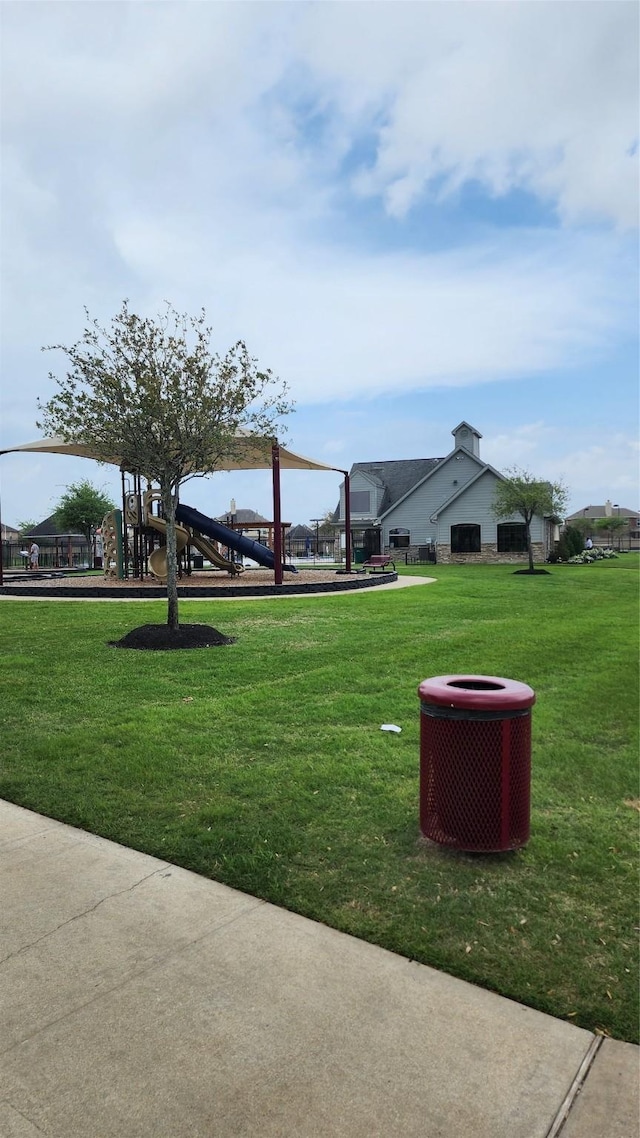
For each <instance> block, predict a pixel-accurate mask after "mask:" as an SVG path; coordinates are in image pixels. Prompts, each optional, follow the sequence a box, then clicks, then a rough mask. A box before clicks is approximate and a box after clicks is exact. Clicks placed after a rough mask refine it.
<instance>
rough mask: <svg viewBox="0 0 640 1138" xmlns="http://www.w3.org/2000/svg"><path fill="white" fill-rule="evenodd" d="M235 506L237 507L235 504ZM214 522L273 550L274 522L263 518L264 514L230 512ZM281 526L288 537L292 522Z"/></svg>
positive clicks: (247, 511)
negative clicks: (287, 533)
mask: <svg viewBox="0 0 640 1138" xmlns="http://www.w3.org/2000/svg"><path fill="white" fill-rule="evenodd" d="M233 504H234V505H235V503H233ZM214 520H215V521H216V522H220V523H221V524H222V525H223V526H228V527H229V529H234V530H238V532H239V533H242V534H243V535H244V537H249V538H251V540H252V541H259V542H261V543H262V544H263V545H267V546H268V547H269V548H270V549H273V529H274V526H273V522H270V521H269V519H268V518H263V516H262V514H258V513H256V511H255V510H236V509H234V510H229V511H227V513H226V514H220V516H219V517H217V518H215V519H214ZM281 525H282V530H283V534H284V536H286V532H287V530H288V529H289V527H290V525H291V522H282V523H281Z"/></svg>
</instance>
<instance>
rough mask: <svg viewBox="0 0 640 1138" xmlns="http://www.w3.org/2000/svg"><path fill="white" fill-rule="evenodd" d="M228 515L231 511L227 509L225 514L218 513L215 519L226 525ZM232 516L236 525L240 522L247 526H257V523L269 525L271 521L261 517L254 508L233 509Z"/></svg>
mask: <svg viewBox="0 0 640 1138" xmlns="http://www.w3.org/2000/svg"><path fill="white" fill-rule="evenodd" d="M230 516H231V511H230V510H227V512H226V514H220V516H219V517H217V518H216V519H215V521H217V522H222V524H223V525H226V522H227V518H228V517H230ZM233 517H234V520H235V522H236V524H238V525H240V524H244V525H247V526H248V525H252V526H257V525H262V526H268V525H271V522H270V521H269V519H268V518H263V516H262V514H257V513H256V511H255V510H235V511H234V513H233Z"/></svg>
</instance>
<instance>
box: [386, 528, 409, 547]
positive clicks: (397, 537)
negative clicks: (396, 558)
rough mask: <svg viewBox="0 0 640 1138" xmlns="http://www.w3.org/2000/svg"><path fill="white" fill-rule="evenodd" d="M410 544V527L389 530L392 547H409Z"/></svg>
mask: <svg viewBox="0 0 640 1138" xmlns="http://www.w3.org/2000/svg"><path fill="white" fill-rule="evenodd" d="M409 545H410V534H409V530H408V529H401V528H400V527H398V528H396V529H390V530H389V546H390V548H391V549H408V548H409Z"/></svg>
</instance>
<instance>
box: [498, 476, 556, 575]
mask: <svg viewBox="0 0 640 1138" xmlns="http://www.w3.org/2000/svg"><path fill="white" fill-rule="evenodd" d="M567 499H568V491H567V488H566V486H565V485H564V484H563V483H562V482H548V481H545V480H544V479H540V478H536V477H535V476H534V475H533V474H531V473H530V472H529V471H528V470H521V469H520V468H519V467H512V468H511V469H509V470H506V471H505V472H504V477H503V479H502V480H501V481H499V482H497V483H496V487H495V492H494V499H493V513H494V515H495V517H496V518H501V519H504V518H511V517H513V515H514V514H516V515H519V516H520V517H521V518H522V519H523V521H524V524H525V527H526V538H527V552H528V554H529V569H530V571H531V572H533V547H532V543H531V522H532V520H533V518H534V517H541V518H549V519H552V520H555V521H560V520H561V518H562V515H563V514H564V512H565V510H566V508H567Z"/></svg>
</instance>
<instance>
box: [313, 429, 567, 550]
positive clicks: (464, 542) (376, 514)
mask: <svg viewBox="0 0 640 1138" xmlns="http://www.w3.org/2000/svg"><path fill="white" fill-rule="evenodd" d="M451 433H452V435H453V439H454V447H453V450H452V451H451V452H450V453H449V454H448V455H446V456H445V457H444V458H419V459H399V460H396V461H387V462H357V463H354V465H353V467H352V468H351V471H350V499H349V500H350V507H351V530H352V534H353V546H354V550H355V559H356V561H363V560H366V558H367V557H369V556H371V554H373V553H390V554H392V555H393V554H394V553H396V554H399V553H400V551H402V553H404V554H406V557H407V560H412V559H416V558H417V559H419V560H436V559H437V560H438V561H440V562H449V561H456V562H459V561H464V562H490V561H495V562H514V563H516V562H520V561H525V560H526V558H527V552H526V533H525V525H524V522H523V520H522V518H521V517H520V516H519V515H518V514H514V515H513V517H512V518H509V519H506V520H501V521H499V522H498V521H497V520H496V518H495V517H494V515H493V512H492V503H493V498H494V491H495V486H496V482H498V481H500V480H502V479H503V475H502V474H500V472H499V471H498V470H495V469H494V467H493V466H490V465H489V463H486V462H483V461H482V459H481V457H480V439H481V438H482V435H481V434H480V433H479V431H477V430H476V429H475V427H472V426H471V424H470V423H466V422H462V423H459V424H458V426H457V427H454V429H453V431H452V432H451ZM344 505H345V503H344V483H343V484H342V486H341V488H340V504H339V506H338V508H337V510H336V512H335V514H334V516H333V523H334V525H336V526H337V527H338V528H340V527H341V534H342V535H344V517H345V514H344ZM531 538H532V543H533V553H534V557H535V559H536V560H537V561H544V559H545V558H546V557H547V555H548V553H549V552H550V551H551V550H552V549H553V545H554V541H555V540H556V539H557V527H556V525H555V522H554V521H553V520H552V519H550V518H541V517H535V518H534V519H533V520H532V522H531ZM342 540H344V537H343V536H342ZM400 555H401V554H400Z"/></svg>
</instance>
